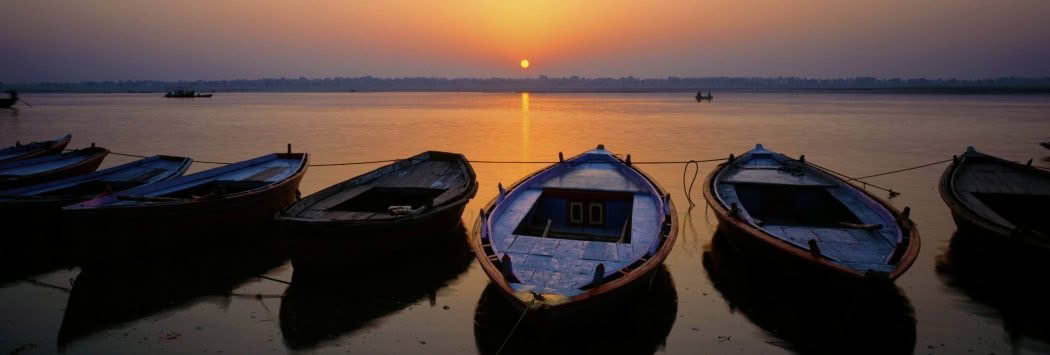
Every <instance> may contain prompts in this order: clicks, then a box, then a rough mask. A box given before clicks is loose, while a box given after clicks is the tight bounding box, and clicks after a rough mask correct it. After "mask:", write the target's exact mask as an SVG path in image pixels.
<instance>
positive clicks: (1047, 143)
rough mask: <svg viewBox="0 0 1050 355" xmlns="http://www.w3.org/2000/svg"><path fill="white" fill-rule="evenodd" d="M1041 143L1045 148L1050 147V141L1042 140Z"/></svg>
mask: <svg viewBox="0 0 1050 355" xmlns="http://www.w3.org/2000/svg"><path fill="white" fill-rule="evenodd" d="M1039 145H1041V146H1043V148H1046V149H1050V142H1042V143H1039Z"/></svg>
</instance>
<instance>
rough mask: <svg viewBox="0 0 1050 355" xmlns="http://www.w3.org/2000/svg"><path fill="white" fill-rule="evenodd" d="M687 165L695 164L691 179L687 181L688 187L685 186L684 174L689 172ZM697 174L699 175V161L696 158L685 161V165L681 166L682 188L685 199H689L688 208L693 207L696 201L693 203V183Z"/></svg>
mask: <svg viewBox="0 0 1050 355" xmlns="http://www.w3.org/2000/svg"><path fill="white" fill-rule="evenodd" d="M689 165H694V166H696V170H695V171H693V180H692V181H690V182H689V187H686V186H685V175H686V173H688V172H689ZM697 175H700V163H699V162H698V161H696V160H690V161H689V162H687V163H685V167H684V168H682V189H683V190H685V199H686V200H687V201H689V208H693V207H694V206H696V203H693V184H695V183H696V176H697Z"/></svg>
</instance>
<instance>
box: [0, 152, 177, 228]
mask: <svg viewBox="0 0 1050 355" xmlns="http://www.w3.org/2000/svg"><path fill="white" fill-rule="evenodd" d="M192 163H193V159H190V158H185V157H171V156H164V155H158V156H153V157H150V158H146V159H141V160H137V161H134V162H131V163H127V164H123V165H118V166H115V167H112V168H108V169H104V170H99V171H96V172H93V173H90V174H86V175H80V176H74V177H69V178H65V179H60V180H55V181H50V182H45V183H41V184H36V185H29V186H23V187H19V188H14V189H9V190H3V191H0V216H3V218H4V219H8V218H10V217H12V216H20V217H19V220H23V221H24V220H25V218H26V217H32V218H33V219H47V218H53V217H55V216H56V215H58V214H59V212H61V211H62V206H66V205H70V204H73V203H77V202H80V201H84V200H90V199H93V198H96V197H98V196H100V195H105V194H111V193H119V192H121V191H124V190H127V189H130V188H134V187H138V186H143V185H149V184H152V183H157V182H161V181H166V180H169V179H172V178H174V177H178V176H182V174H183V173H184V172H185V171H186V169H188V168H189V167H190V164H192ZM12 221H14V220H12Z"/></svg>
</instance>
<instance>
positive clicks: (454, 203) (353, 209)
mask: <svg viewBox="0 0 1050 355" xmlns="http://www.w3.org/2000/svg"><path fill="white" fill-rule="evenodd" d="M477 191H478V183H477V179H476V176H475V174H474V169H473V168H471V166H470V163H469V162H468V161H467V158H466V157H465V156H463V155H462V154H456V153H446V152H435V151H429V152H424V153H421V154H419V155H416V156H413V157H411V158H408V159H404V160H399V161H397V162H395V163H393V164H390V165H386V166H383V167H381V168H378V169H376V170H373V171H371V172H368V173H365V174H363V175H360V176H357V177H354V178H352V179H350V180H347V181H344V182H342V183H339V184H336V185H333V186H331V187H328V188H326V189H324V190H321V191H319V192H317V193H314V194H311V195H310V196H307V197H306V198H304V199H302V200H301V201H298V202H296V203H295V204H294V205H292V206H291V207H289V208H288V209H286V210H284V211H283V212H282V213H281V214H280V215H279V216H277V220H278V221H279V222H281V223H282V224H283V225H284V226H285V227H287V229H288V230H289V231H290V232H292V233H291V244H292V245H291V248H292V263H293V265H295V267H296V269H303V268H327V267H337V266H346V265H350V264H356V263H360V262H361V261H363V260H369V259H374V258H375V257H380V256H383V255H387V254H390V253H392V252H395V251H399V250H404V249H406V248H410V247H413V246H419V245H420V244H421V243H420V242H421V240H420V239H422V238H430V237H433V236H434V235H435V234H436V233H441V232H445V231H448V230H451V229H452V228H454V227H456V226H458V225H459V224H460V223H461V216H462V214H463V209H464V207H466V204H467V202H468V201H470V199H471V198H473V197H474V195H475V194H476V193H477Z"/></svg>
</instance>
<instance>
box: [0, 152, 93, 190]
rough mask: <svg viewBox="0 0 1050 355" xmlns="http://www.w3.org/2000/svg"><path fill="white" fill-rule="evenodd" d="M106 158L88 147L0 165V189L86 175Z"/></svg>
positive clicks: (10, 161)
mask: <svg viewBox="0 0 1050 355" xmlns="http://www.w3.org/2000/svg"><path fill="white" fill-rule="evenodd" d="M107 154H109V150H107V149H105V148H99V147H94V146H92V147H90V148H84V149H78V150H74V151H72V152H68V153H62V154H55V155H46V156H42V157H36V158H32V159H21V160H9V161H4V162H0V189H10V188H15V187H19V186H26V185H33V184H39V183H42V182H47V181H51V180H57V179H61V178H67V177H70V176H77V175H82V174H87V173H90V172H92V171H95V169H98V166H99V165H100V164H102V159H105V158H106V155H107Z"/></svg>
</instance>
